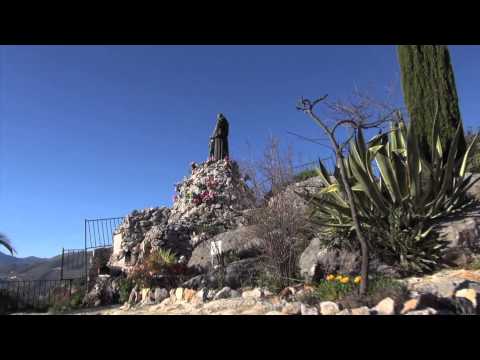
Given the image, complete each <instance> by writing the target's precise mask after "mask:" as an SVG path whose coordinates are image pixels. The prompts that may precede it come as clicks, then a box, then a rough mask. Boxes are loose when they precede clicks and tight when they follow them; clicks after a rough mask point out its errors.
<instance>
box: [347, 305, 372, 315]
mask: <svg viewBox="0 0 480 360" xmlns="http://www.w3.org/2000/svg"><path fill="white" fill-rule="evenodd" d="M351 313H352V315H370V309H369V308H368V307H366V306H362V307H359V308H355V309H352V310H351Z"/></svg>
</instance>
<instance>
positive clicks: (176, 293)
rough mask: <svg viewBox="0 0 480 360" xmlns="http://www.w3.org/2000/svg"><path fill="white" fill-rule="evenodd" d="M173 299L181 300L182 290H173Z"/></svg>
mask: <svg viewBox="0 0 480 360" xmlns="http://www.w3.org/2000/svg"><path fill="white" fill-rule="evenodd" d="M175 298H176V300H177V301H182V300H183V288H177V290H175Z"/></svg>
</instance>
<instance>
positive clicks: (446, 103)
mask: <svg viewBox="0 0 480 360" xmlns="http://www.w3.org/2000/svg"><path fill="white" fill-rule="evenodd" d="M398 57H399V62H400V68H401V73H402V88H403V94H404V98H405V103H406V106H407V110H408V112H409V114H410V119H411V126H413V128H414V131H415V132H416V134H417V136H418V139H419V145H420V148H421V150H422V151H423V152H424V154H426V156H428V155H427V154H429V153H430V151H429V149H431V146H432V128H433V121H434V116H435V111H436V109H437V106H438V120H437V121H438V122H439V130H440V134H441V138H442V146H443V148H444V149H446V150H448V148H449V146H450V143H451V140H452V138H453V136H454V134H455V131H456V129H457V127H458V124H461V122H462V120H461V117H460V108H459V106H458V96H457V90H456V87H455V78H454V75H453V68H452V64H451V62H450V54H449V51H448V48H447V46H446V45H399V46H398ZM462 131H463V130H462ZM465 150H466V141H465V137H464V136H462V138H461V139H460V142H459V153H458V154H459V156H460V155H462V154H463V153H464V152H465Z"/></svg>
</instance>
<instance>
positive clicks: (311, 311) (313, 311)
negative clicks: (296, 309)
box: [300, 304, 318, 315]
mask: <svg viewBox="0 0 480 360" xmlns="http://www.w3.org/2000/svg"><path fill="white" fill-rule="evenodd" d="M300 312H301V314H302V315H318V309H317V308H316V307H313V306H308V305H305V304H302V305H300Z"/></svg>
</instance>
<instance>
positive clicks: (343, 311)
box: [335, 309, 352, 315]
mask: <svg viewBox="0 0 480 360" xmlns="http://www.w3.org/2000/svg"><path fill="white" fill-rule="evenodd" d="M335 315H352V312H351V311H350V310H349V309H343V310H342V311H339V312H338V313H336V314H335Z"/></svg>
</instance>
